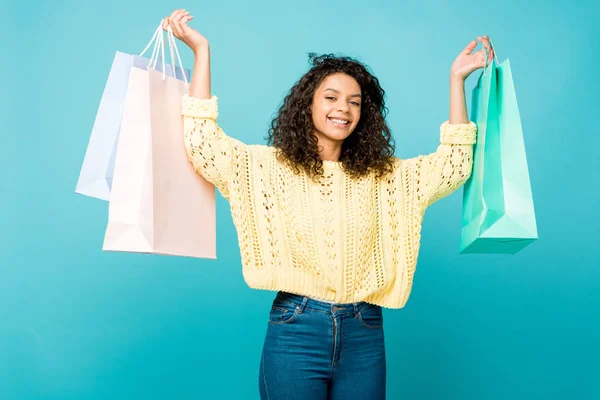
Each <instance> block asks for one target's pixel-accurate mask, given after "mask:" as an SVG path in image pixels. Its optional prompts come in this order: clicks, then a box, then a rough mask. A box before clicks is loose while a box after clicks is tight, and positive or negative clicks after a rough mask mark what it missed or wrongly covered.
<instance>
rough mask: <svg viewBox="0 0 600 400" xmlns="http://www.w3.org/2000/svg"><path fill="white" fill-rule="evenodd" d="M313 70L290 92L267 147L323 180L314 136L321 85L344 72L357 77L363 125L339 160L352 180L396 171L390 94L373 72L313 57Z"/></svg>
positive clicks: (342, 61)
mask: <svg viewBox="0 0 600 400" xmlns="http://www.w3.org/2000/svg"><path fill="white" fill-rule="evenodd" d="M309 62H310V64H311V65H312V67H311V68H310V70H309V71H308V72H307V73H306V74H305V75H304V76H302V77H301V78H300V79H299V80H298V81H297V82H296V83H295V84H294V86H293V87H292V88H291V89H290V91H289V93H288V94H287V95H286V97H285V98H284V100H283V104H282V105H281V107H280V108H279V111H278V112H277V113H276V115H275V116H274V118H273V120H272V121H271V126H270V128H269V131H268V132H269V133H268V136H267V138H266V139H267V142H268V144H269V145H272V146H274V147H275V148H276V149H277V157H278V159H279V160H280V161H284V162H285V163H287V164H288V165H289V166H291V167H292V168H293V170H294V171H295V173H296V174H298V173H300V171H301V170H303V171H305V172H307V173H308V175H309V176H310V177H311V178H312V179H317V178H319V177H321V176H322V175H323V173H324V171H323V160H322V159H321V157H320V156H319V151H318V139H317V137H316V136H315V134H314V130H315V126H314V123H313V120H312V113H311V107H310V106H311V105H312V102H313V96H314V93H315V91H316V89H317V88H318V87H319V85H320V84H321V83H322V82H323V81H324V80H325V78H327V77H328V76H329V75H332V74H335V73H344V74H346V75H349V76H351V77H352V78H354V79H355V80H356V81H357V82H358V84H359V86H360V88H361V91H362V107H361V115H360V119H359V122H358V124H357V126H356V128H355V129H354V131H353V132H352V133H351V134H350V136H348V137H347V138H346V139H345V140H344V142H343V144H342V151H341V155H340V159H339V161H340V162H341V165H342V168H343V170H344V171H345V172H346V174H348V175H349V176H351V177H353V178H356V177H362V176H365V175H368V174H369V173H372V172H374V173H375V174H376V175H377V177H382V176H384V175H386V174H387V173H389V172H391V171H392V169H393V161H392V156H393V155H394V142H393V138H392V134H391V130H390V128H389V127H388V125H387V123H386V121H385V117H386V115H387V113H388V110H387V108H386V107H385V101H384V96H385V91H384V90H383V89H382V88H381V86H380V85H379V80H378V79H377V78H376V77H375V76H374V75H373V74H372V73H371V72H370V71H369V69H368V67H367V66H365V65H364V64H362V63H360V62H359V61H357V60H355V59H352V58H350V57H337V56H334V55H333V54H324V55H321V56H317V55H315V53H309Z"/></svg>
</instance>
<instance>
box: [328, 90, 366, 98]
mask: <svg viewBox="0 0 600 400" xmlns="http://www.w3.org/2000/svg"><path fill="white" fill-rule="evenodd" d="M328 90H330V91H332V92H335V93H339V92H340V91H339V90H335V89H332V88H327V89H325V90H323V91H324V92H326V91H328ZM350 97H360V98H362V96H361V95H360V93H356V94H351V95H350Z"/></svg>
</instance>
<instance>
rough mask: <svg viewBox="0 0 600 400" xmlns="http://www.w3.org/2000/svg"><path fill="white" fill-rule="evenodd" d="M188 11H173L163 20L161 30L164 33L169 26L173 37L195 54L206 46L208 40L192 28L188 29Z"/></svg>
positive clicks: (189, 19) (189, 18)
mask: <svg viewBox="0 0 600 400" xmlns="http://www.w3.org/2000/svg"><path fill="white" fill-rule="evenodd" d="M192 18H194V17H192V16H191V15H190V12H189V11H186V10H175V11H173V13H172V14H171V15H170V16H168V17H166V18H165V19H164V20H163V24H162V28H163V29H164V30H165V31H166V30H167V29H168V28H169V25H170V26H171V29H172V30H173V35H174V36H175V37H176V38H177V39H179V40H181V41H182V42H183V43H185V44H186V45H187V46H188V47H189V48H190V49H192V51H193V52H194V53H195V52H197V51H198V50H200V49H202V48H204V47H207V46H208V40H206V38H205V37H204V36H202V35H201V34H200V32H198V31H197V30H195V29H194V28H190V27H189V26H188V25H187V23H188V21H191V20H192Z"/></svg>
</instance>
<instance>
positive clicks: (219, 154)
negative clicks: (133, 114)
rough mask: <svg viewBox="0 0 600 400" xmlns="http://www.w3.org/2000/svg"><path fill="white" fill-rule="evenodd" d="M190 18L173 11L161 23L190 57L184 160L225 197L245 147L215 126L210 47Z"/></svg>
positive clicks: (184, 102) (183, 108) (184, 106)
mask: <svg viewBox="0 0 600 400" xmlns="http://www.w3.org/2000/svg"><path fill="white" fill-rule="evenodd" d="M192 18H193V17H192V16H190V15H189V12H187V11H185V10H176V11H174V12H173V13H172V14H171V15H170V16H169V17H168V18H166V19H165V22H164V24H163V29H167V28H168V25H169V24H170V25H171V27H172V29H173V34H174V35H175V37H177V38H178V39H179V40H181V41H182V42H183V43H185V44H186V45H187V46H188V47H189V48H190V49H191V50H192V51H193V53H194V70H193V73H192V81H191V84H190V91H189V94H187V95H185V96H184V97H183V99H182V102H181V112H182V115H183V135H184V140H185V146H186V150H187V156H188V159H189V160H190V162H191V163H192V165H193V167H194V169H195V170H196V172H197V173H198V174H199V175H201V176H202V177H204V178H205V179H206V180H207V181H209V182H211V183H212V184H213V185H215V186H216V187H217V188H218V189H219V190H220V191H221V194H222V195H223V196H224V197H226V198H228V197H229V189H230V188H229V183H230V181H231V179H232V177H233V175H234V170H235V166H236V163H240V162H244V159H245V152H246V151H247V146H246V145H245V144H243V143H242V142H240V141H239V140H236V139H234V138H232V137H229V136H227V135H226V134H225V133H224V132H223V130H222V129H221V128H220V127H219V126H218V124H217V116H218V103H217V97H216V96H211V89H210V46H209V43H208V40H207V39H206V38H205V37H204V36H202V35H201V34H200V33H199V32H198V31H197V30H195V29H193V28H190V27H189V26H188V25H187V23H188V21H190V20H191V19H192Z"/></svg>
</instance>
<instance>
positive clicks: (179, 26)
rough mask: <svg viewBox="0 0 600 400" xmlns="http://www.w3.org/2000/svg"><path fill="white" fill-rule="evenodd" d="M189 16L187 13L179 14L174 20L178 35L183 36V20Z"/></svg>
mask: <svg viewBox="0 0 600 400" xmlns="http://www.w3.org/2000/svg"><path fill="white" fill-rule="evenodd" d="M185 18H187V15H186V14H179V15H178V16H177V17H176V18H175V19H174V21H173V31H174V32H175V33H176V35H177V36H179V37H181V36H182V35H183V26H182V21H183V20H184V19H185Z"/></svg>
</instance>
